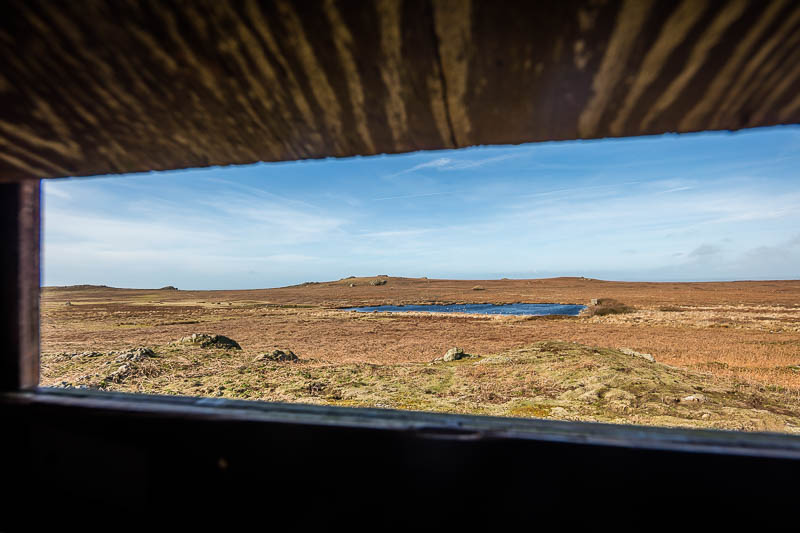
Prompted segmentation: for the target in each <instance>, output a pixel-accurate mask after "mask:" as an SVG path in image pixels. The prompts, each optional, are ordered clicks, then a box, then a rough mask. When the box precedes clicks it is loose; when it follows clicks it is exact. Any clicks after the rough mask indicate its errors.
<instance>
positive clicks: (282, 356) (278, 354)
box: [253, 350, 300, 363]
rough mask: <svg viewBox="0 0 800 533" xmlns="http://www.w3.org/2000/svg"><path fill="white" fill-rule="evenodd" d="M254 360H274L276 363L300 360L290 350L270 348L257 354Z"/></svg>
mask: <svg viewBox="0 0 800 533" xmlns="http://www.w3.org/2000/svg"><path fill="white" fill-rule="evenodd" d="M253 360H254V361H274V362H277V363H296V362H298V361H299V360H300V358H299V357H297V356H296V355H295V354H294V352H292V351H291V350H272V351H271V352H270V353H265V354H261V355H259V356H257V357H256V358H255V359H253Z"/></svg>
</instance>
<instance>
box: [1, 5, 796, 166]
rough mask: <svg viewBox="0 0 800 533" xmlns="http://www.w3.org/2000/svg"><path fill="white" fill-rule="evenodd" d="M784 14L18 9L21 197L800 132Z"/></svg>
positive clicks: (15, 161) (6, 57) (12, 96)
mask: <svg viewBox="0 0 800 533" xmlns="http://www.w3.org/2000/svg"><path fill="white" fill-rule="evenodd" d="M799 47H800V4H799V3H797V2H792V1H788V0H773V1H761V0H728V1H723V0H697V1H694V0H692V1H689V0H683V1H674V2H672V1H667V2H651V1H646V0H624V1H615V0H610V1H608V2H595V1H593V0H563V1H558V2H556V1H543V2H515V1H509V0H507V1H494V2H478V1H475V0H473V1H468V0H457V1H454V0H381V1H376V2H372V1H348V2H343V1H336V0H310V1H305V2H290V1H288V0H270V1H258V0H241V1H228V2H223V1H219V0H192V1H188V0H143V1H134V0H113V1H112V0H85V1H82V2H67V1H54V0H6V1H4V2H3V3H2V4H1V5H0V176H2V178H3V179H7V180H9V179H10V180H14V179H23V178H42V177H59V176H78V175H93V174H106V173H121V172H139V171H148V170H165V169H175V168H185V167H200V166H208V165H227V164H244V163H253V162H257V161H282V160H295V159H306V158H319V157H329V156H334V157H343V156H352V155H358V154H360V155H370V154H378V153H396V152H408V151H414V150H422V149H439V148H453V147H463V146H472V145H482V144H516V143H523V142H532V141H546V140H564V139H579V138H585V139H588V138H600V137H607V136H615V137H616V136H633V135H646V134H658V133H664V132H690V131H701V130H708V129H717V130H736V129H740V128H748V127H755V126H768V125H775V124H788V123H798V122H800V99H799V98H798V96H797V95H798V94H799V93H800V57H798V53H797V50H798V48H799Z"/></svg>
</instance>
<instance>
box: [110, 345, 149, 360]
mask: <svg viewBox="0 0 800 533" xmlns="http://www.w3.org/2000/svg"><path fill="white" fill-rule="evenodd" d="M115 354H118V355H117V358H116V359H114V362H116V363H122V362H125V361H136V362H138V361H144V360H145V359H147V358H148V357H155V356H156V354H155V352H154V351H153V350H151V349H150V348H145V347H139V348H133V349H131V350H126V351H124V352H112V355H115Z"/></svg>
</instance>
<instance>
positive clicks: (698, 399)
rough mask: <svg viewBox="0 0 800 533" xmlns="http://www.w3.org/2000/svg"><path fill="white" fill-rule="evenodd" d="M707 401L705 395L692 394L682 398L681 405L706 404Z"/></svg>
mask: <svg viewBox="0 0 800 533" xmlns="http://www.w3.org/2000/svg"><path fill="white" fill-rule="evenodd" d="M705 401H706V397H705V396H704V395H703V394H690V395H689V396H686V397H684V398H681V403H704V402H705Z"/></svg>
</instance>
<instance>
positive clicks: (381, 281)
mask: <svg viewBox="0 0 800 533" xmlns="http://www.w3.org/2000/svg"><path fill="white" fill-rule="evenodd" d="M369 284H370V285H372V286H373V287H377V286H378V285H386V280H385V279H373V280H372V281H370V282H369Z"/></svg>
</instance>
